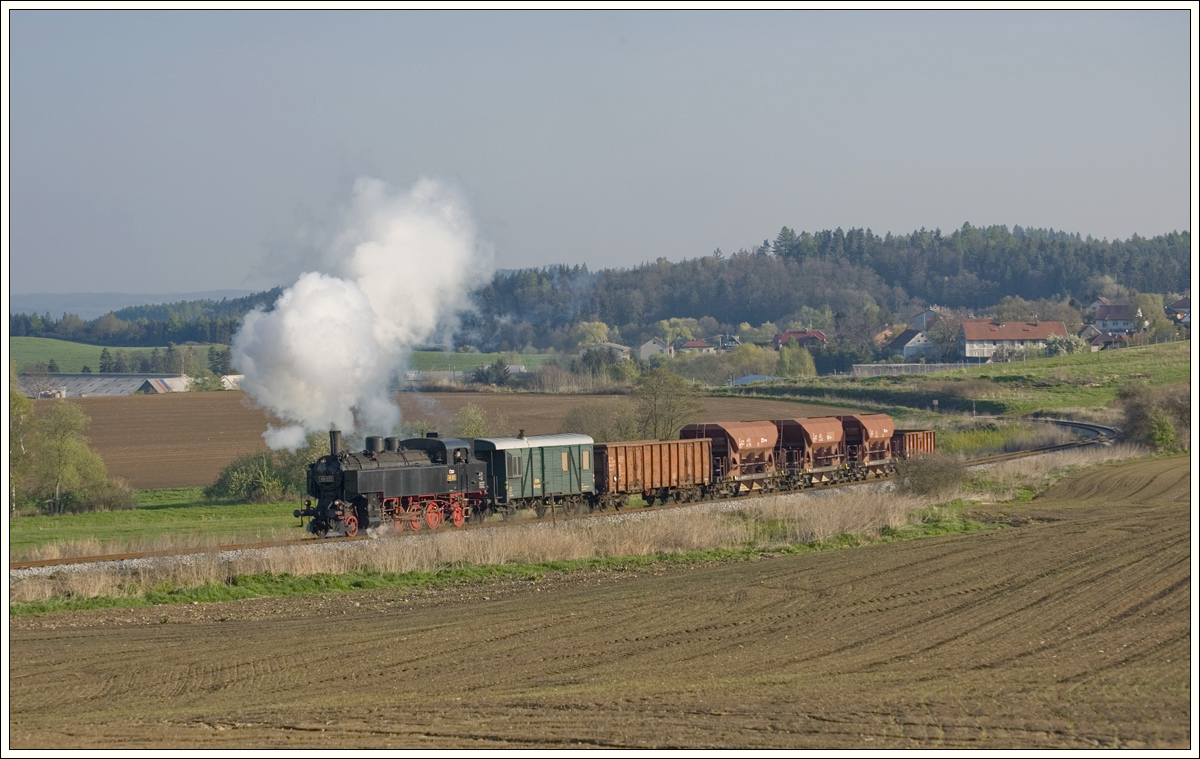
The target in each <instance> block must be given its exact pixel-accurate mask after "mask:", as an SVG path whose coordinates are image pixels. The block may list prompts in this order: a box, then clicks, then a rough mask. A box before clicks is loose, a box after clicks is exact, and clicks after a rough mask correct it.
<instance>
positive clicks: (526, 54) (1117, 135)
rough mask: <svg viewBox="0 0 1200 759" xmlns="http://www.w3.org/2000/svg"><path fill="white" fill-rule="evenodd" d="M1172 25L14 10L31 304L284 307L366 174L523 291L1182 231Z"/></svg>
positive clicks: (1180, 115) (906, 18) (22, 278)
mask: <svg viewBox="0 0 1200 759" xmlns="http://www.w3.org/2000/svg"><path fill="white" fill-rule="evenodd" d="M1179 7H1180V8H1181V9H1179V10H1148V11H1117V12H1113V11H1053V12H1052V11H952V12H943V11H896V12H883V11H870V10H861V11H769V12H768V11H707V12H699V11H691V12H681V11H661V12H649V11H603V12H594V11H579V12H575V11H570V12H568V11H547V12H513V11H445V12H429V11H420V12H418V11H378V12H376V11H372V12H366V11H310V12H296V11H286V12H285V11H156V12H118V11H83V10H71V11H41V10H19V9H18V10H11V11H10V12H9V15H8V23H9V26H8V29H7V32H8V44H9V49H8V58H7V63H8V64H9V65H8V66H7V67H6V68H7V76H8V77H9V79H8V82H9V121H8V125H7V126H8V129H9V155H8V169H9V182H10V184H9V190H10V193H9V200H10V204H9V211H10V224H11V226H10V237H9V240H8V242H9V254H10V276H11V279H10V286H11V290H12V292H14V293H25V292H85V291H92V292H97V291H117V292H165V291H194V290H213V289H223V288H238V289H255V290H257V289H263V288H267V287H272V286H274V285H277V284H278V285H288V284H291V282H292V281H293V280H294V279H295V277H296V275H297V274H299V273H300V271H301V270H302V269H303V268H304V267H305V264H306V263H307V262H308V261H309V260H310V258H308V253H309V251H307V250H306V248H305V244H304V243H303V242H302V240H304V239H307V238H306V235H308V234H310V233H311V232H313V231H314V230H318V229H320V228H322V227H324V226H328V225H329V224H330V223H331V219H332V218H333V217H334V214H335V210H336V209H338V208H339V207H341V206H342V205H343V204H345V203H346V202H347V200H348V198H349V195H350V190H351V187H352V185H353V182H354V180H355V179H356V178H358V177H373V178H377V179H380V180H384V181H385V182H387V183H389V184H390V185H392V186H393V187H395V188H398V189H404V188H408V187H410V186H412V185H413V184H414V183H415V182H416V181H417V180H418V179H419V178H420V177H423V176H427V177H432V178H437V179H441V180H446V181H449V182H453V183H455V184H457V185H458V186H459V187H460V188H461V190H462V191H463V192H464V193H465V194H466V195H467V196H468V197H469V198H470V201H471V203H472V204H473V209H472V210H473V214H474V216H475V218H476V220H477V223H478V229H479V234H480V237H481V238H483V239H484V240H486V241H489V242H490V243H491V244H492V245H494V248H495V255H496V264H497V266H498V267H501V268H516V267H525V266H540V265H545V264H552V263H584V262H586V263H587V264H588V266H589V267H591V268H593V269H596V268H603V267H611V266H620V267H627V266H633V265H637V264H639V263H641V262H643V261H649V260H653V259H655V258H657V257H658V256H665V257H667V258H668V259H670V260H672V261H679V260H681V259H684V258H694V257H697V256H702V255H707V254H709V253H711V252H712V251H713V249H714V248H717V247H720V248H721V249H722V250H724V251H725V252H726V253H729V252H733V251H736V250H737V249H738V248H741V247H750V246H751V245H754V244H756V243H760V242H761V241H762V240H763V239H764V238H769V239H774V237H775V236H776V234H778V232H779V230H780V228H781V227H782V226H784V225H787V226H789V227H792V228H793V229H795V230H797V231H801V230H809V231H816V230H820V229H833V228H836V227H839V226H840V227H842V228H850V227H869V228H871V229H872V230H873V231H874V232H876V233H878V234H881V235H882V234H884V233H885V232H888V231H891V232H893V233H904V232H911V231H912V230H914V229H918V228H920V227H927V228H930V229H932V228H934V227H940V228H941V229H942V230H943V231H945V232H949V231H951V230H953V229H956V228H958V227H960V226H961V225H962V224H963V222H967V221H969V222H970V223H972V224H974V225H976V226H984V225H989V224H1006V225H1009V226H1010V227H1011V226H1012V225H1016V224H1020V225H1022V226H1027V227H1028V226H1032V227H1053V228H1055V229H1064V230H1067V231H1070V232H1079V233H1081V234H1083V235H1088V234H1090V235H1092V236H1094V237H1097V238H1101V237H1107V238H1110V239H1111V238H1122V239H1124V238H1127V237H1129V236H1130V235H1132V234H1134V233H1137V234H1141V235H1143V236H1153V235H1156V234H1161V233H1164V232H1169V231H1172V230H1180V231H1182V230H1184V229H1190V213H1191V212H1190V210H1189V202H1190V196H1189V192H1190V190H1191V182H1192V177H1191V172H1192V168H1191V156H1190V154H1189V144H1190V141H1191V139H1192V135H1193V130H1194V126H1193V124H1192V123H1191V120H1190V119H1191V116H1192V114H1193V109H1194V108H1195V104H1194V102H1193V101H1192V99H1191V91H1190V86H1191V84H1192V83H1191V82H1190V80H1189V75H1190V73H1191V66H1192V46H1191V42H1190V40H1189V32H1190V26H1191V24H1192V23H1193V22H1192V19H1191V17H1190V15H1189V12H1188V11H1187V10H1186V6H1179Z"/></svg>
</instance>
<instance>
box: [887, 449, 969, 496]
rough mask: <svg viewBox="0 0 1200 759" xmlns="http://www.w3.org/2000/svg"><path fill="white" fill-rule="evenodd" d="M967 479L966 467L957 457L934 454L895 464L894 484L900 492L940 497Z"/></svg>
mask: <svg viewBox="0 0 1200 759" xmlns="http://www.w3.org/2000/svg"><path fill="white" fill-rule="evenodd" d="M966 477H967V465H966V462H964V461H963V460H962V459H960V458H958V457H957V456H951V455H949V454H946V453H940V452H938V453H934V454H931V455H929V456H922V457H920V458H915V459H908V460H905V461H898V462H896V482H897V486H898V487H899V489H900V490H901V492H905V493H911V494H913V495H942V494H945V493H949V492H952V491H953V490H955V489H956V488H957V487H958V486H959V485H961V484H962V483H963V481H964V480H965V479H966Z"/></svg>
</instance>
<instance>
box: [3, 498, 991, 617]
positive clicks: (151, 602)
mask: <svg viewBox="0 0 1200 759" xmlns="http://www.w3.org/2000/svg"><path fill="white" fill-rule="evenodd" d="M966 506H967V504H965V503H964V502H962V501H955V502H952V503H950V504H946V505H944V506H939V507H933V508H930V509H925V510H922V511H921V512H918V514H917V521H916V522H914V523H912V524H908V525H905V526H903V527H899V528H894V529H892V528H887V529H884V530H883V531H882V534H880V535H879V536H877V537H865V536H859V535H849V534H842V535H838V536H836V537H834V538H831V539H829V540H823V541H814V542H810V543H803V544H792V545H769V544H762V543H760V542H759V541H756V544H755V545H751V546H747V547H745V548H741V549H737V550H713V551H692V552H689V553H679V554H673V553H658V554H649V555H646V556H621V557H607V558H591V559H569V560H559V561H545V562H536V563H518V562H513V563H508V564H498V565H486V566H474V565H470V566H454V567H446V568H443V569H440V570H437V571H435V572H404V573H395V572H377V571H374V570H369V569H368V570H361V571H355V572H347V573H344V574H315V575H291V574H280V575H275V574H270V573H262V574H255V575H241V576H237V577H232V578H230V579H229V580H228V581H226V582H224V583H210V584H208V585H202V586H199V587H195V588H161V589H156V590H153V591H150V592H146V593H140V594H131V595H129V596H121V597H102V598H73V597H65V596H56V597H53V598H49V599H45V600H42V601H30V602H19V603H13V604H10V606H9V614H10V615H11V616H22V615H27V614H50V613H54V612H60V611H84V610H89V609H115V608H137V607H147V606H156V605H160V604H190V603H221V602H225V601H238V600H243V599H247V598H266V597H270V598H281V597H287V596H321V595H329V594H337V593H352V592H355V591H360V590H395V591H399V592H412V591H418V590H423V589H438V588H444V587H449V586H458V585H464V584H466V585H478V584H486V583H488V582H493V581H496V580H513V579H516V580H530V581H534V580H538V579H541V578H542V577H545V576H546V575H547V574H550V573H568V572H587V571H592V572H594V571H604V572H622V571H631V570H636V569H644V568H650V567H659V566H676V565H691V564H709V563H713V562H728V561H754V560H758V559H762V558H765V557H768V556H779V555H795V554H805V553H816V552H822V551H831V550H838V549H843V548H859V547H864V546H868V545H873V544H878V543H891V542H895V541H898V540H912V539H916V538H922V537H932V536H939V535H953V534H965V533H972V532H978V531H980V530H983V529H990V528H993V529H994V528H995V525H984V524H982V523H980V522H976V521H973V520H969V519H966V518H964V517H963V516H962V513H961V512H962V511H963V510H964V509H965V508H966ZM768 539H769V536H768Z"/></svg>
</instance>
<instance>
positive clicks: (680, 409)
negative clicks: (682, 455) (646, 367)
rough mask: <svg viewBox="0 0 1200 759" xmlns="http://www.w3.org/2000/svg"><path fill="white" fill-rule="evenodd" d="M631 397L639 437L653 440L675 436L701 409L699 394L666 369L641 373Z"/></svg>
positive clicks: (685, 381)
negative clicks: (635, 411)
mask: <svg viewBox="0 0 1200 759" xmlns="http://www.w3.org/2000/svg"><path fill="white" fill-rule="evenodd" d="M633 397H634V402H635V403H636V404H637V410H638V422H639V424H640V426H641V432H642V435H643V436H645V437H647V438H652V439H655V440H666V439H669V438H673V437H675V435H676V434H678V432H679V430H680V428H681V427H683V426H684V425H685V424H688V423H690V422H691V421H692V420H693V419H695V418H696V417H697V416H698V415H699V414H700V412H701V411H703V410H704V404H702V403H701V402H700V393H699V392H698V391H697V390H696V388H695V387H694V386H693V385H692V383H690V382H688V381H687V380H686V379H684V378H683V377H680V376H679V375H678V374H675V373H674V372H670V371H667V370H666V369H654V370H653V371H649V372H646V373H645V374H643V375H642V378H641V379H640V380H638V384H637V388H635V389H634V391H633Z"/></svg>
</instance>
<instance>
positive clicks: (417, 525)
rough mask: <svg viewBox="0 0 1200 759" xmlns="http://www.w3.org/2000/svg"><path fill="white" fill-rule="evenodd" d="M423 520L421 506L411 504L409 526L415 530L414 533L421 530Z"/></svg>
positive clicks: (409, 507)
mask: <svg viewBox="0 0 1200 759" xmlns="http://www.w3.org/2000/svg"><path fill="white" fill-rule="evenodd" d="M422 521H424V520H423V519H422V514H421V504H419V503H410V504H409V505H408V526H409V527H411V528H413V532H416V531H417V530H419V529H421V522H422Z"/></svg>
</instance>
